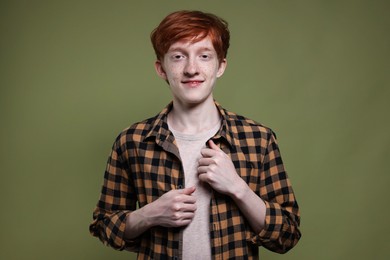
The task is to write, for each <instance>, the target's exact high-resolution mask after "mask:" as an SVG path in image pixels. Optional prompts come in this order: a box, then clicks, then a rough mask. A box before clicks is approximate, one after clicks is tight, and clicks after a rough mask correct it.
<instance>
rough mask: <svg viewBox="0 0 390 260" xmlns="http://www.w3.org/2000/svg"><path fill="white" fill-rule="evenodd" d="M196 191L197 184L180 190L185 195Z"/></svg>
mask: <svg viewBox="0 0 390 260" xmlns="http://www.w3.org/2000/svg"><path fill="white" fill-rule="evenodd" d="M194 191H195V186H192V187H189V188H184V189H181V190H179V192H180V193H181V194H185V195H191V194H192V193H193V192H194Z"/></svg>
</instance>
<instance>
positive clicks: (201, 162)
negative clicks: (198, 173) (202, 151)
mask: <svg viewBox="0 0 390 260" xmlns="http://www.w3.org/2000/svg"><path fill="white" fill-rule="evenodd" d="M210 164H215V161H214V159H211V158H201V159H199V161H198V165H199V166H208V165H210Z"/></svg>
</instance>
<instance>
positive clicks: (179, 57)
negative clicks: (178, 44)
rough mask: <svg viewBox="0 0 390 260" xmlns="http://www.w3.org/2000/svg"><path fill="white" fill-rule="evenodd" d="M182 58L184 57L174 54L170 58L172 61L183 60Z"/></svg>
mask: <svg viewBox="0 0 390 260" xmlns="http://www.w3.org/2000/svg"><path fill="white" fill-rule="evenodd" d="M184 58H185V57H184V55H182V54H175V55H173V56H172V59H173V60H181V59H184Z"/></svg>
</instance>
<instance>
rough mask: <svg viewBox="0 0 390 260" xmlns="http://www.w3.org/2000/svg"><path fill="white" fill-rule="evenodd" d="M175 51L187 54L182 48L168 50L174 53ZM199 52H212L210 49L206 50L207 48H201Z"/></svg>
mask: <svg viewBox="0 0 390 260" xmlns="http://www.w3.org/2000/svg"><path fill="white" fill-rule="evenodd" d="M175 51H178V52H187V51H186V50H185V49H184V48H182V47H175V48H172V49H169V50H168V52H175ZM199 51H201V52H202V51H211V52H212V51H213V50H212V49H210V48H208V47H203V48H200V50H199Z"/></svg>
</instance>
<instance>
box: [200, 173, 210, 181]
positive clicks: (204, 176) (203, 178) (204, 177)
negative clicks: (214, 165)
mask: <svg viewBox="0 0 390 260" xmlns="http://www.w3.org/2000/svg"><path fill="white" fill-rule="evenodd" d="M198 176H199V180H200V181H202V182H206V183H209V175H208V174H207V173H201V174H199V175H198Z"/></svg>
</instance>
